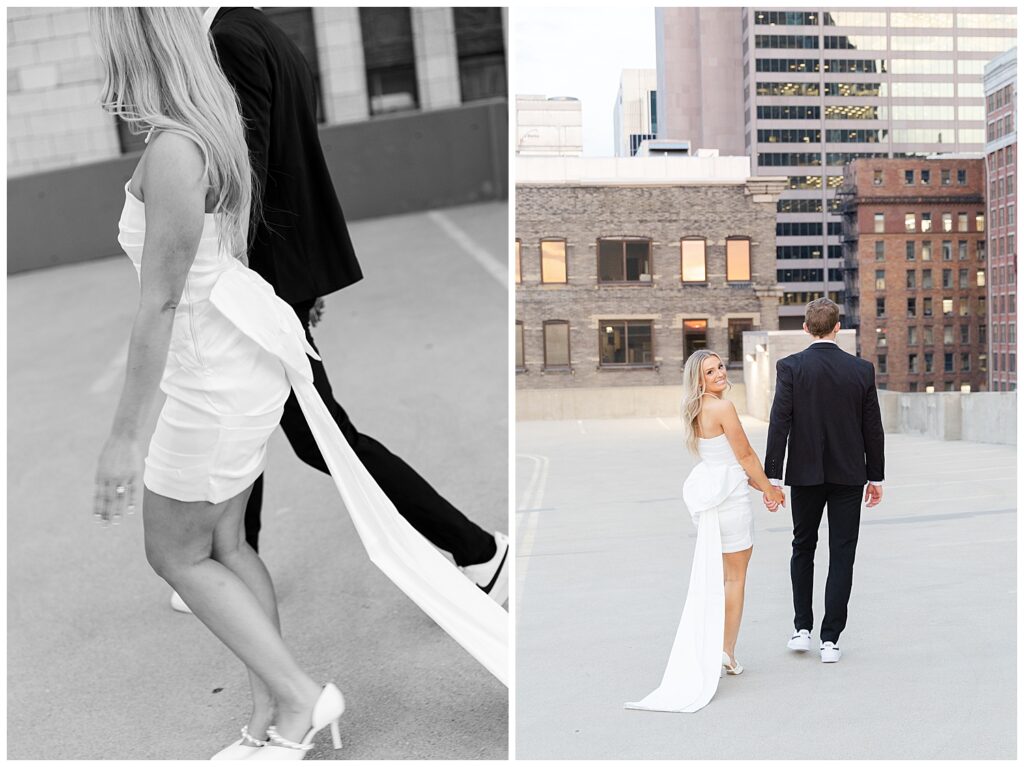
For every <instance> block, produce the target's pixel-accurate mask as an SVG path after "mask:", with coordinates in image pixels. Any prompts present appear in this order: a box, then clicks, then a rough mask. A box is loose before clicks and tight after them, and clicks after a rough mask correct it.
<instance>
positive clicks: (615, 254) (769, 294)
mask: <svg viewBox="0 0 1024 767" xmlns="http://www.w3.org/2000/svg"><path fill="white" fill-rule="evenodd" d="M784 183H785V182H784V180H783V179H772V178H761V179H753V178H750V166H749V160H748V159H747V158H745V157H718V156H698V157H691V158H664V157H643V158H641V157H636V158H537V157H519V158H517V164H516V222H515V235H516V282H517V284H516V370H517V375H516V385H517V387H518V388H520V389H553V388H565V387H580V388H599V387H623V386H657V385H678V384H679V382H680V371H681V369H682V366H683V363H684V361H685V359H686V357H687V356H688V355H689V354H690V353H691V352H692V351H693V350H695V349H699V348H704V347H707V348H710V349H713V350H715V351H717V352H719V353H720V354H721V355H723V357H724V358H726V359H727V361H728V363H729V365H730V366H737V367H742V349H743V336H742V334H743V331H744V330H755V329H766V330H774V329H777V327H778V299H779V295H780V292H779V291H778V289H777V287H776V280H775V276H776V275H775V202H776V200H777V198H778V195H779V193H780V192H781V191H782V188H783V186H784ZM734 378H737V376H734Z"/></svg>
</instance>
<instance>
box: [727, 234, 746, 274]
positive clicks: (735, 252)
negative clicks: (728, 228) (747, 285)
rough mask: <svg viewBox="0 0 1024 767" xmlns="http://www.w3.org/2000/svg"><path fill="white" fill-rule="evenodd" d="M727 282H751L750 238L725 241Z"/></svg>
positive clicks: (732, 238) (730, 238) (735, 238)
mask: <svg viewBox="0 0 1024 767" xmlns="http://www.w3.org/2000/svg"><path fill="white" fill-rule="evenodd" d="M725 279H726V282H749V281H750V238H749V237H727V238H726V239H725Z"/></svg>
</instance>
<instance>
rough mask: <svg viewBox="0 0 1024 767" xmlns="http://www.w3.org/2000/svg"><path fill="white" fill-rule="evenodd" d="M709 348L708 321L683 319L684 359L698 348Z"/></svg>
mask: <svg viewBox="0 0 1024 767" xmlns="http://www.w3.org/2000/svg"><path fill="white" fill-rule="evenodd" d="M707 348H708V321H707V320H683V361H684V362H685V361H686V358H687V357H689V356H690V355H691V354H693V353H694V352H695V351H697V350H698V349H707Z"/></svg>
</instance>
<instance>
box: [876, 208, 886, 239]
mask: <svg viewBox="0 0 1024 767" xmlns="http://www.w3.org/2000/svg"><path fill="white" fill-rule="evenodd" d="M883 232H885V214H884V213H876V214H875V233H876V234H881V233H883Z"/></svg>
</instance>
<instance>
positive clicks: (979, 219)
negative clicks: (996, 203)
mask: <svg viewBox="0 0 1024 767" xmlns="http://www.w3.org/2000/svg"><path fill="white" fill-rule="evenodd" d="M974 228H975V229H976V230H977V231H979V232H984V231H985V214H984V213H975V214H974Z"/></svg>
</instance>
